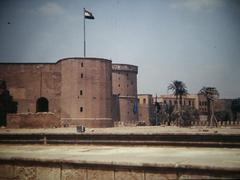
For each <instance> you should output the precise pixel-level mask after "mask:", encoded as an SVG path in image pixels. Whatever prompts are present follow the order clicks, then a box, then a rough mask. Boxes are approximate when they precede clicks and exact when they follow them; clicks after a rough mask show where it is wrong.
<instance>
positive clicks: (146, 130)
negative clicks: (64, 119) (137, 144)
mask: <svg viewBox="0 0 240 180" xmlns="http://www.w3.org/2000/svg"><path fill="white" fill-rule="evenodd" d="M5 133H20V134H21V133H32V134H35V133H54V134H69V133H77V131H76V128H53V129H6V128H1V129H0V134H5ZM166 133H169V134H186V133H187V134H240V127H219V128H208V127H190V128H179V127H175V126H165V127H163V126H141V127H114V128H86V132H85V134H166Z"/></svg>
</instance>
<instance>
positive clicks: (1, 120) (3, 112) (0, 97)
mask: <svg viewBox="0 0 240 180" xmlns="http://www.w3.org/2000/svg"><path fill="white" fill-rule="evenodd" d="M16 112H17V102H16V101H13V98H12V96H11V95H10V93H9V91H8V90H7V85H6V82H5V81H3V80H1V79H0V126H6V119H7V113H16Z"/></svg>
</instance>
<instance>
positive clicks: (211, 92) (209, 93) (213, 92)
mask: <svg viewBox="0 0 240 180" xmlns="http://www.w3.org/2000/svg"><path fill="white" fill-rule="evenodd" d="M199 94H202V95H204V96H205V97H206V99H207V111H208V122H209V125H210V126H213V120H214V123H215V125H216V126H217V119H216V117H215V115H214V101H215V100H216V99H217V98H219V93H218V90H217V89H216V88H215V87H203V88H202V89H201V90H200V92H199Z"/></svg>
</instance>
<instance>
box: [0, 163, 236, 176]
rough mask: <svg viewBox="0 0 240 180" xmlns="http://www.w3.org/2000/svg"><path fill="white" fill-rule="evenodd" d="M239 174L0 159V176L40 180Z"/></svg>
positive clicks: (179, 168)
mask: <svg viewBox="0 0 240 180" xmlns="http://www.w3.org/2000/svg"><path fill="white" fill-rule="evenodd" d="M209 178H214V179H226V178H236V179H237V178H240V175H239V172H237V171H231V170H228V169H226V170H224V169H219V170H218V169H204V168H203V169H202V168H196V167H174V166H172V167H164V166H163V167H154V166H131V165H113V164H87V163H84V164H83V163H69V162H57V161H55V162H54V161H52V162H50V161H46V162H45V161H26V160H20V159H19V160H17V159H15V160H11V161H4V160H1V161H0V179H14V180H21V179H32V180H35V179H40V180H41V179H42V180H48V179H49V180H50V179H54V180H69V179H81V180H92V179H96V180H97V179H99V180H105V179H106V180H133V179H138V180H153V179H209Z"/></svg>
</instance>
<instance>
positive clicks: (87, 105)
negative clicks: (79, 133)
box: [0, 58, 113, 127]
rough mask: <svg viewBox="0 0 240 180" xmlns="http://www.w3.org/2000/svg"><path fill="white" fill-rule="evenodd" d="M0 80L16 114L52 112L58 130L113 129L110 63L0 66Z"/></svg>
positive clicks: (85, 60)
mask: <svg viewBox="0 0 240 180" xmlns="http://www.w3.org/2000/svg"><path fill="white" fill-rule="evenodd" d="M0 79H2V80H4V81H6V83H7V84H8V89H9V91H10V93H11V95H12V96H13V99H14V101H16V102H17V104H18V108H17V109H18V110H17V112H18V113H36V112H52V113H54V114H55V115H56V116H57V117H58V118H59V120H60V122H61V125H62V126H68V125H84V126H86V127H111V126H113V121H112V109H111V108H112V62H111V61H110V60H107V59H100V58H65V59H61V60H59V61H58V62H57V63H0Z"/></svg>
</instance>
